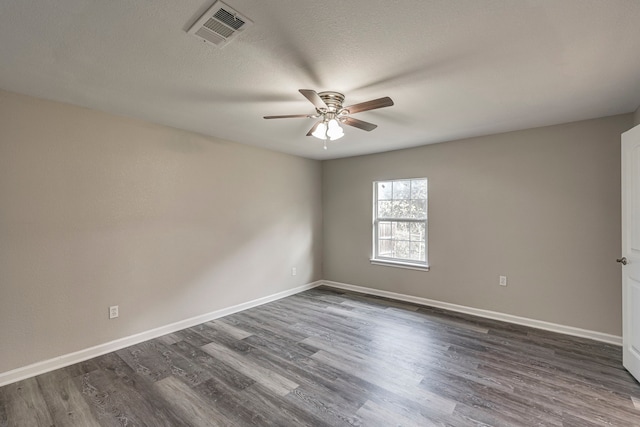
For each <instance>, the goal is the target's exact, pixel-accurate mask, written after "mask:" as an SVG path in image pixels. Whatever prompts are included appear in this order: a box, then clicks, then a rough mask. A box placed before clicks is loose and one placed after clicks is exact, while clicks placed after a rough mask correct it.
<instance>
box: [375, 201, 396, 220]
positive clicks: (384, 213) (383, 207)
mask: <svg viewBox="0 0 640 427" xmlns="http://www.w3.org/2000/svg"><path fill="white" fill-rule="evenodd" d="M378 218H393V202H392V201H379V202H378Z"/></svg>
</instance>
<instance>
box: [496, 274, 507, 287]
mask: <svg viewBox="0 0 640 427" xmlns="http://www.w3.org/2000/svg"><path fill="white" fill-rule="evenodd" d="M498 284H499V285H500V286H507V276H500V282H498Z"/></svg>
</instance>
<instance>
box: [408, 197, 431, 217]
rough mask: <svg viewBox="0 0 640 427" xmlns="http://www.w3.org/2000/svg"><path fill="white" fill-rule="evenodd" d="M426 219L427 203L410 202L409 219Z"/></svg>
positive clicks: (421, 201) (420, 201)
mask: <svg viewBox="0 0 640 427" xmlns="http://www.w3.org/2000/svg"><path fill="white" fill-rule="evenodd" d="M426 217H427V201H426V200H412V201H411V218H416V219H425V218H426Z"/></svg>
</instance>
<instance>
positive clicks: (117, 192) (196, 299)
mask: <svg viewBox="0 0 640 427" xmlns="http://www.w3.org/2000/svg"><path fill="white" fill-rule="evenodd" d="M321 227H322V221H321V167H320V163H319V162H317V161H311V160H305V159H301V158H297V157H293V156H288V155H284V154H278V153H274V152H270V151H265V150H260V149H256V148H250V147H246V146H242V145H238V144H234V143H229V142H224V141H219V140H214V139H210V138H205V137H202V136H199V135H195V134H192V133H187V132H183V131H179V130H175V129H170V128H166V127H162V126H157V125H153V124H149V123H146V122H142V121H137V120H131V119H127V118H122V117H117V116H112V115H108V114H104V113H100V112H96V111H91V110H87V109H82V108H77V107H73V106H69V105H65V104H60V103H54V102H48V101H43V100H38V99H34V98H29V97H26V96H21V95H16V94H12V93H7V92H0V373H2V372H6V371H8V370H11V369H14V368H17V367H21V366H25V365H28V364H30V363H33V362H37V361H41V360H45V359H49V358H52V357H55V356H58V355H62V354H66V353H70V352H73V351H77V350H81V349H85V348H87V347H90V346H94V345H97V344H102V343H105V342H108V341H110V340H114V339H118V338H122V337H125V336H129V335H132V334H135V333H138V332H142V331H147V330H150V329H152V328H156V327H160V326H164V325H167V324H170V323H172V322H176V321H180V320H184V319H188V318H190V317H193V316H197V315H200V314H204V313H208V312H211V311H214V310H217V309H221V308H225V307H229V306H232V305H235V304H238V303H242V302H246V301H250V300H253V299H256V298H259V297H263V296H266V295H271V294H274V293H276V292H280V291H284V290H287V289H291V288H293V287H296V286H299V285H302V284H306V283H310V282H312V281H315V280H318V279H321V276H322V274H321V237H322V231H321ZM293 266H295V267H297V273H298V274H297V276H295V277H292V276H291V267H293ZM116 304H117V305H119V306H120V318H118V319H115V320H108V319H107V313H108V306H110V305H116Z"/></svg>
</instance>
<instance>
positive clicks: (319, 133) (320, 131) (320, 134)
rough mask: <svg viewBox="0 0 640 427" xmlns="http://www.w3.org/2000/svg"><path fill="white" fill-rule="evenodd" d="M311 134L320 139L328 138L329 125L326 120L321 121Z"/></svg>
mask: <svg viewBox="0 0 640 427" xmlns="http://www.w3.org/2000/svg"><path fill="white" fill-rule="evenodd" d="M311 135H313V136H315V137H316V138H318V139H327V125H326V124H325V123H324V122H321V123H319V124H318V126H316V130H314V131H313V133H312V134H311Z"/></svg>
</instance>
